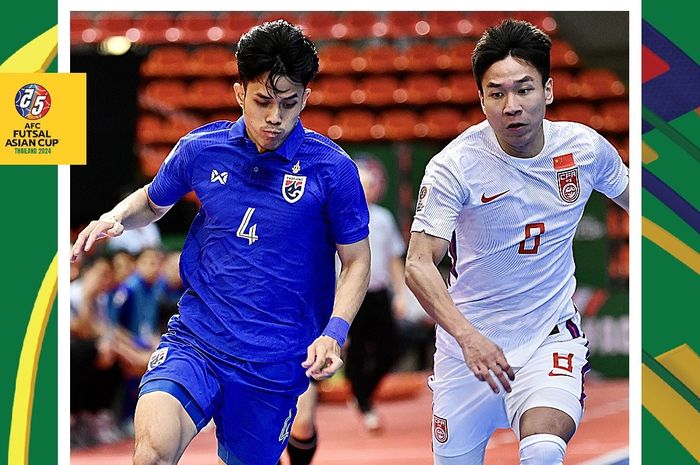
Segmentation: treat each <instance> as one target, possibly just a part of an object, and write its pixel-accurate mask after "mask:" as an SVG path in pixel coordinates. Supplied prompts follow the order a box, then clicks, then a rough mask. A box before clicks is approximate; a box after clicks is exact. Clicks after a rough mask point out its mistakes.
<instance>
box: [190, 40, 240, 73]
mask: <svg viewBox="0 0 700 465" xmlns="http://www.w3.org/2000/svg"><path fill="white" fill-rule="evenodd" d="M187 69H188V72H189V74H192V75H195V76H206V77H221V76H235V75H237V74H238V66H237V64H236V56H235V54H234V53H233V50H232V49H231V48H230V47H226V46H223V45H209V46H202V47H198V48H196V49H195V50H194V51H193V52H192V53H191V54H190V58H189V62H188V63H187Z"/></svg>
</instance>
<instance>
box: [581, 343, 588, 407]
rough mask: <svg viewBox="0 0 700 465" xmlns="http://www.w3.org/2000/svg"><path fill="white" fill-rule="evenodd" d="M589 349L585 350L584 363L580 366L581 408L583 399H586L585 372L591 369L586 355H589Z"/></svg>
mask: <svg viewBox="0 0 700 465" xmlns="http://www.w3.org/2000/svg"><path fill="white" fill-rule="evenodd" d="M590 355H591V351H590V350H587V351H586V364H585V365H583V366H582V367H581V398H580V399H579V401H580V402H581V408H583V401H584V400H585V399H586V391H585V386H584V385H585V383H586V373H588V372H589V371H591V364H590V363H589V362H588V357H590Z"/></svg>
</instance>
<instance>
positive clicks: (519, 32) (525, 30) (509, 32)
mask: <svg viewBox="0 0 700 465" xmlns="http://www.w3.org/2000/svg"><path fill="white" fill-rule="evenodd" d="M551 49H552V40H551V39H550V38H549V36H548V35H547V34H545V33H544V32H542V31H541V30H540V29H538V28H536V27H535V26H533V25H532V24H530V23H528V22H527V21H519V20H515V19H506V20H504V21H503V22H501V24H499V25H498V26H492V27H490V28H488V29H487V30H486V32H484V34H483V35H482V36H481V39H479V42H477V44H476V47H475V48H474V52H473V53H472V71H473V72H474V79H476V85H477V86H478V87H479V91H480V92H483V90H484V89H483V88H482V86H481V80H482V79H483V77H484V74H485V73H486V70H487V69H489V67H490V66H491V65H492V64H494V63H495V62H497V61H500V60H503V59H504V58H506V57H508V56H512V57H513V58H518V59H520V60H523V61H526V62H528V63H529V64H531V65H532V66H534V67H535V69H537V71H539V73H540V75H541V76H542V85H544V84H545V83H546V82H547V80H548V79H549V52H550V50H551Z"/></svg>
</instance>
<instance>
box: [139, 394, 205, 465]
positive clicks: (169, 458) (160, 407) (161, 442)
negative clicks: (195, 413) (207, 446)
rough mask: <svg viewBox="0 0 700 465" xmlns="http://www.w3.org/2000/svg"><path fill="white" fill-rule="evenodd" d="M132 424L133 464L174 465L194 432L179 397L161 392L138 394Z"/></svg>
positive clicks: (194, 429) (194, 434)
mask: <svg viewBox="0 0 700 465" xmlns="http://www.w3.org/2000/svg"><path fill="white" fill-rule="evenodd" d="M134 427H135V432H136V447H135V450H134V465H175V464H176V463H177V461H178V460H179V459H180V457H181V456H182V453H183V452H184V451H185V447H187V445H188V444H189V443H190V441H192V439H193V438H194V437H195V436H196V434H197V428H196V427H195V424H194V422H193V421H192V419H191V418H190V416H189V414H188V413H187V412H186V411H185V409H184V408H183V407H182V405H181V404H180V401H178V400H177V399H176V398H175V397H173V396H172V395H170V394H168V393H165V392H150V393H148V394H144V395H143V396H141V397H140V398H139V401H138V403H137V404H136V415H135V418H134Z"/></svg>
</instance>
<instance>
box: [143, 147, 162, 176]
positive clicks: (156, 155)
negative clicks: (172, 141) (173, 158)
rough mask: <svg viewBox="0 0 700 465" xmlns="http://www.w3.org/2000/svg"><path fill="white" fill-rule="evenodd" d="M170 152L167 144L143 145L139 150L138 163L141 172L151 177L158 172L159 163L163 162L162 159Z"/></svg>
mask: <svg viewBox="0 0 700 465" xmlns="http://www.w3.org/2000/svg"><path fill="white" fill-rule="evenodd" d="M169 153H170V146H168V145H157V146H152V145H149V146H143V147H141V149H140V150H139V165H140V167H141V172H142V173H143V175H144V176H146V177H148V178H152V177H154V176H155V175H156V173H158V169H159V168H160V165H162V164H163V160H165V157H167V156H168V154H169Z"/></svg>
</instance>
